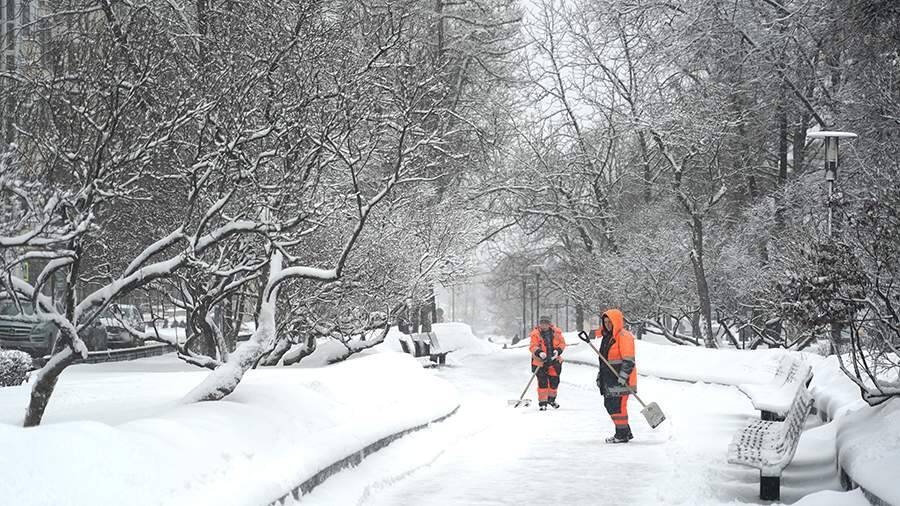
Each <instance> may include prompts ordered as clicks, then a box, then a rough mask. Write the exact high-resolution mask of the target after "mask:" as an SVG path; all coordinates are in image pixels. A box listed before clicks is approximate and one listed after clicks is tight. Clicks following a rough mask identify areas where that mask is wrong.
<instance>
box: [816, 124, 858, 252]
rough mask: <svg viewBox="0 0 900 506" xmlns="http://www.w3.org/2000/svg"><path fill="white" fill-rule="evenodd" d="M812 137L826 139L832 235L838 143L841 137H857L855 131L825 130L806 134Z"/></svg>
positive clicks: (829, 213)
mask: <svg viewBox="0 0 900 506" xmlns="http://www.w3.org/2000/svg"><path fill="white" fill-rule="evenodd" d="M806 136H807V137H809V138H811V139H825V181H826V182H827V183H828V237H832V235H833V233H832V230H833V227H834V204H833V203H832V197H833V195H834V182H835V180H836V179H837V170H838V151H839V150H838V143H839V141H840V139H855V138H856V137H857V135H856V134H855V133H853V132H837V131H829V130H823V131H819V132H811V133H809V134H807V135H806Z"/></svg>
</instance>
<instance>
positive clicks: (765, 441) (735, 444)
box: [728, 385, 814, 501]
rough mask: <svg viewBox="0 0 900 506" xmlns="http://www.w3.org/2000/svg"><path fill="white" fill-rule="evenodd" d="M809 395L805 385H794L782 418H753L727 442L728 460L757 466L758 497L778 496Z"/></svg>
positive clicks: (771, 498)
mask: <svg viewBox="0 0 900 506" xmlns="http://www.w3.org/2000/svg"><path fill="white" fill-rule="evenodd" d="M813 402H814V400H813V397H812V394H810V393H809V390H807V389H806V386H805V385H800V388H798V389H797V392H796V395H795V396H794V400H793V402H792V403H791V406H790V408H789V409H788V412H787V414H786V416H785V419H784V421H781V422H778V421H770V420H754V421H752V422H750V423H749V424H747V426H745V427H744V428H743V429H741V430H740V431H739V432H738V433H737V434H735V435H734V438H733V439H732V441H731V444H730V445H728V462H729V463H731V464H739V465H742V466H747V467H753V468H756V469H759V498H760V499H762V500H764V501H777V500H779V499H780V498H781V473H782V472H783V471H784V468H785V467H787V465H788V464H789V463H790V462H791V460H792V459H793V458H794V453H795V452H796V451H797V445H798V444H799V443H800V434H801V433H802V432H803V426H804V423H805V422H806V417H807V416H808V415H809V412H810V410H811V409H812V406H813Z"/></svg>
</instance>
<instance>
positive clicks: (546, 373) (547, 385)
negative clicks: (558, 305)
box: [528, 316, 566, 411]
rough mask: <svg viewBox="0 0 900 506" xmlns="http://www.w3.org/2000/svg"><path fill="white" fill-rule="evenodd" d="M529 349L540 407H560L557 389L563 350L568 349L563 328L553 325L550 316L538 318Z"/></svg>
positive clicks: (543, 409)
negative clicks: (557, 400) (557, 399)
mask: <svg viewBox="0 0 900 506" xmlns="http://www.w3.org/2000/svg"><path fill="white" fill-rule="evenodd" d="M528 349H529V350H530V351H531V372H535V371H537V379H538V406H539V409H540V410H541V411H546V410H547V406H548V405H550V406H553V407H554V408H556V409H558V408H559V404H558V403H557V402H556V391H557V389H558V388H559V376H560V374H561V373H562V361H563V359H562V352H563V350H565V349H566V340H565V339H564V338H563V335H562V330H560V329H559V327H557V326H555V325H553V322H551V321H550V317H549V316H541V317H540V318H539V319H538V326H537V327H535V328H534V329H533V330H532V331H531V345H530V346H529V347H528Z"/></svg>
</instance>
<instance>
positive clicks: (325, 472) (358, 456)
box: [268, 405, 459, 506]
mask: <svg viewBox="0 0 900 506" xmlns="http://www.w3.org/2000/svg"><path fill="white" fill-rule="evenodd" d="M457 411H459V406H458V405H457V406H456V407H455V408H453V410H452V411H450V412H449V413H447V414H446V415H443V416H439V417H438V418H435V419H433V420H430V421H428V422H426V423H423V424H421V425H417V426H415V427H411V428H409V429H406V430H402V431H400V432H396V433H394V434H391V435H389V436H385V437H383V438H381V439H379V440H378V441H375V442H374V443H372V444H370V445H368V446H366V447H364V448H363V449H361V450H359V451H356V452H354V453H351V454H350V455H347V456H346V457H344V458H342V459H341V460H338V461H337V462H334V463H333V464H331V465H329V466H328V467H326V468H325V469H322V470H321V471H319V472H317V473H316V474H314V475H312V476H310V477H309V478H307V479H306V480H305V481H303V482H302V483H300V484H299V485H297V486H295V487H294V488H292V489H291V491H290V492H288V493H287V494H284V495H283V496H281V497H279V498H278V499H275V500H274V501H272V502H270V503H268V506H283V505H284V504H286V503H287V500H288V498H292V499H293V500H295V501H299V500H300V498H301V497H302V496H304V495H306V494H308V493H310V492H312V491H313V489H315V488H316V487H318V486H319V485H321V484H322V483H324V482H325V480H327V479H328V478H330V477H332V476H334V475H335V474H337V473H339V472H341V471H343V470H344V469H347V468H351V467H356V466H358V465H359V464H360V463H361V462H362V461H363V459H365V458H366V457H368V456H369V455H371V454H373V453H375V452H377V451H378V450H380V449H382V448H384V447H386V446H387V445H389V444H391V443H393V442H394V441H396V440H398V439H400V438H401V437H403V436H405V435H407V434H410V433H413V432H417V431H420V430H422V429H426V428H428V427H429V426H430V425H431V424H433V423H438V422H443V421H444V420H446V419H448V418H450V417H451V416H453V415H455V414H456V412H457Z"/></svg>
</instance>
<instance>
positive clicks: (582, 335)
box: [578, 330, 591, 343]
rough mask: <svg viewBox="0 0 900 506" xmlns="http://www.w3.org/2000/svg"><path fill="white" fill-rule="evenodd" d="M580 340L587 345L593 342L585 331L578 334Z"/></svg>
mask: <svg viewBox="0 0 900 506" xmlns="http://www.w3.org/2000/svg"><path fill="white" fill-rule="evenodd" d="M578 338H579V339H581V340H582V341H584V342H586V343H589V342H591V337H590V336H589V335H588V333H587V332H585V331H583V330H582V331H579V332H578Z"/></svg>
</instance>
